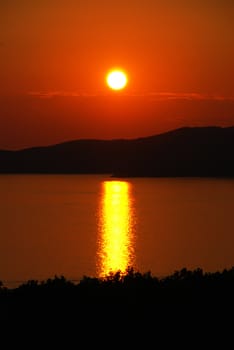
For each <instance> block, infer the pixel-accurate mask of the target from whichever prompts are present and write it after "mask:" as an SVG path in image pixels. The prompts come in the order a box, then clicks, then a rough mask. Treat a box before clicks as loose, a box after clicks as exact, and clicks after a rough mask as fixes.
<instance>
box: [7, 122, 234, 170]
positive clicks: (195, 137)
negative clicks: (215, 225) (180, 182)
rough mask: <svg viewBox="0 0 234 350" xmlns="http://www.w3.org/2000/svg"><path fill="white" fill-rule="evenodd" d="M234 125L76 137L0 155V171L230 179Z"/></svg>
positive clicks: (233, 163) (233, 161) (233, 162)
mask: <svg viewBox="0 0 234 350" xmlns="http://www.w3.org/2000/svg"><path fill="white" fill-rule="evenodd" d="M233 150H234V127H226V128H225V127H216V126H211V127H184V128H179V129H175V130H172V131H169V132H165V133H162V134H158V135H153V136H149V137H141V138H136V139H113V140H98V139H80V140H74V141H68V142H63V143H60V144H55V145H51V146H45V147H33V148H26V149H21V150H17V151H9V150H1V151H0V173H2V174H3V173H5V174H6V173H39V174H110V175H111V176H116V177H143V176H144V177H233V176H234V152H233Z"/></svg>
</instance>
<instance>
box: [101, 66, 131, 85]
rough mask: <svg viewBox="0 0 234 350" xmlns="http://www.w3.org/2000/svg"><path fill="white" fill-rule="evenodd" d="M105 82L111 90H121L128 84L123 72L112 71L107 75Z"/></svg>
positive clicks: (119, 70)
mask: <svg viewBox="0 0 234 350" xmlns="http://www.w3.org/2000/svg"><path fill="white" fill-rule="evenodd" d="M106 82H107V85H108V86H109V87H110V88H111V89H112V90H122V89H124V88H125V87H126V85H127V83H128V77H127V74H126V73H125V72H124V71H123V70H121V69H113V70H111V71H110V72H108V73H107V76H106Z"/></svg>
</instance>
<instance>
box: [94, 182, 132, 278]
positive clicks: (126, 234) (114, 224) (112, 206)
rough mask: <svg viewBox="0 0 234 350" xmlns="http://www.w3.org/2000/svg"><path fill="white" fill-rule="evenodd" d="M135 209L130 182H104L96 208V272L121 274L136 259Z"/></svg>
mask: <svg viewBox="0 0 234 350" xmlns="http://www.w3.org/2000/svg"><path fill="white" fill-rule="evenodd" d="M134 221H135V215H134V208H133V198H132V193H131V185H130V183H128V182H126V181H104V182H103V183H102V190H101V198H100V207H99V232H98V234H99V239H98V253H97V273H98V276H99V277H105V276H106V275H108V274H109V273H110V272H113V273H115V272H117V271H121V272H122V273H124V272H125V271H126V269H127V268H128V267H130V266H131V267H133V266H134V262H135V251H134V243H135V232H134V226H135V225H134Z"/></svg>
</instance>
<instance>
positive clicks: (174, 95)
mask: <svg viewBox="0 0 234 350" xmlns="http://www.w3.org/2000/svg"><path fill="white" fill-rule="evenodd" d="M28 95H30V96H34V97H38V98H54V97H80V98H88V97H98V96H100V97H104V96H110V95H112V96H113V94H111V93H108V92H79V91H72V92H71V91H29V92H28ZM121 96H125V97H128V96H129V97H148V98H149V99H150V100H151V101H160V100H161V101H163V100H187V101H190V100H191V101H209V100H211V101H234V96H223V95H212V94H201V93H197V92H145V93H144V92H142V93H138V92H127V93H121Z"/></svg>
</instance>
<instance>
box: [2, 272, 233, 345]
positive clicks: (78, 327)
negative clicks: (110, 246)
mask: <svg viewBox="0 0 234 350" xmlns="http://www.w3.org/2000/svg"><path fill="white" fill-rule="evenodd" d="M0 310H1V320H2V321H3V323H4V325H5V326H7V327H8V328H9V327H10V329H12V327H16V328H18V327H19V326H20V327H22V326H23V328H24V329H26V330H28V329H30V330H31V331H33V332H35V330H36V332H39V334H40V336H42V333H43V332H44V331H45V329H47V332H48V333H49V334H50V335H51V331H52V329H53V330H56V332H61V334H66V335H67V336H70V337H72V338H74V336H76V335H77V336H79V337H82V336H83V335H84V333H83V332H85V331H87V332H88V334H89V335H90V336H88V338H86V342H87V344H88V343H89V340H91V339H93V338H92V334H94V333H95V332H97V333H98V334H99V337H100V336H101V337H106V336H111V337H114V338H115V337H116V342H117V341H119V340H120V339H121V336H122V335H121V334H125V340H126V339H128V341H129V342H130V343H131V344H132V345H133V344H134V345H137V344H138V341H139V339H140V338H141V339H142V338H145V341H148V340H149V339H151V341H152V339H153V340H154V341H156V339H157V338H158V340H157V341H160V342H161V341H162V340H163V341H164V342H165V343H166V342H167V341H168V340H170V337H172V334H174V336H175V334H176V336H177V337H176V338H175V339H174V340H173V342H174V344H176V343H177V345H178V344H181V342H184V341H185V339H186V336H188V335H190V337H192V338H193V337H194V340H193V341H196V340H198V339H199V341H201V338H202V337H204V336H205V337H206V338H208V339H210V338H209V337H210V336H211V339H210V340H212V341H214V339H216V338H214V337H216V335H219V336H221V334H222V336H223V334H224V331H225V332H229V331H228V329H229V328H231V327H232V326H233V320H232V319H233V315H234V267H233V268H231V269H229V270H223V271H222V272H212V273H211V272H203V270H202V269H200V268H198V269H195V270H193V271H191V270H187V269H186V268H183V269H182V270H180V271H175V272H174V273H173V274H171V275H169V276H166V277H163V278H158V277H156V276H152V274H151V273H150V272H146V273H140V272H138V271H134V269H133V268H129V269H128V270H127V272H126V274H124V275H123V274H121V273H120V272H117V273H112V274H109V275H108V276H106V277H105V278H96V277H87V276H84V277H83V278H82V279H81V280H80V281H79V282H77V283H74V282H72V281H69V280H67V279H66V278H65V277H64V276H55V277H54V278H50V279H47V280H45V281H42V282H41V281H40V282H39V281H37V280H29V281H27V282H26V283H23V284H21V285H19V286H18V287H16V288H7V287H5V286H4V285H3V284H1V288H0ZM64 332H65V333H64ZM163 334H164V335H163ZM165 334H167V335H165ZM229 334H230V333H229ZM89 337H90V338H89ZM99 337H98V339H96V342H97V344H98V343H99V345H100V343H102V340H101V339H102V338H99ZM163 337H165V338H163ZM168 337H169V338H168ZM202 339H203V338H202ZM56 341H57V342H58V343H59V336H58V334H57V336H56ZM126 341H127V340H126ZM105 345H107V344H106V343H105ZM106 347H108V346H106Z"/></svg>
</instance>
